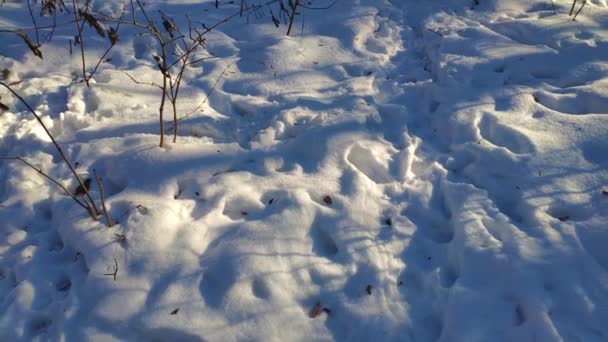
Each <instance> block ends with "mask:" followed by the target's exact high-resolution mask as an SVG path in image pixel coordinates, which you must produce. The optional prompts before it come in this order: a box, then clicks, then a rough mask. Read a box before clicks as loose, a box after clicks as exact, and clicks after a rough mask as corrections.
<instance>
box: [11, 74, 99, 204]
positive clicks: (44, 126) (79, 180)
mask: <svg viewBox="0 0 608 342" xmlns="http://www.w3.org/2000/svg"><path fill="white" fill-rule="evenodd" d="M0 85H1V86H3V87H5V88H6V89H8V91H10V92H11V93H12V94H13V95H14V96H15V97H16V98H17V99H19V101H21V103H23V104H24V105H25V107H26V108H27V109H28V110H29V111H30V113H32V114H33V115H34V117H35V118H36V120H37V121H38V123H39V124H40V125H41V126H42V128H43V129H44V131H45V132H46V134H47V135H48V137H49V138H50V139H51V141H52V142H53V145H55V149H57V152H59V155H61V158H62V159H63V161H64V162H65V164H66V165H67V166H68V167H69V169H70V171H72V174H73V175H74V178H76V180H77V181H78V185H80V186H81V187H83V188H85V189H86V187H85V186H84V183H83V181H82V179H81V178H80V176H79V175H78V173H77V172H76V170H75V169H74V166H72V163H71V162H70V160H69V159H68V157H67V156H66V155H65V153H64V152H63V149H62V148H61V146H59V144H58V143H57V141H56V140H55V138H54V137H53V135H52V134H51V132H50V131H49V130H48V128H47V127H46V125H45V124H44V122H43V121H42V119H41V118H40V116H38V114H36V111H35V110H34V109H33V108H32V107H31V106H30V104H29V103H27V101H25V99H24V98H23V97H21V96H20V95H19V94H17V92H15V91H14V90H13V88H11V87H10V86H9V85H8V84H6V83H4V82H0ZM85 193H86V195H87V197H88V199H89V201H91V203H92V206H93V209H94V212H95V214H99V210H98V209H97V206H96V205H95V202H94V201H93V198H91V194H90V193H89V191H88V190H86V191H85Z"/></svg>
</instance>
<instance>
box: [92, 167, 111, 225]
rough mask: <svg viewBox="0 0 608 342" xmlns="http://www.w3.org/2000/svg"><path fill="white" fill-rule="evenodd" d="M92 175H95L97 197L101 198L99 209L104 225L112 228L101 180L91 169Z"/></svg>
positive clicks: (95, 171)
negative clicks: (100, 208)
mask: <svg viewBox="0 0 608 342" xmlns="http://www.w3.org/2000/svg"><path fill="white" fill-rule="evenodd" d="M93 174H94V175H95V179H96V180H97V186H98V187H99V197H100V198H101V207H102V209H103V215H104V216H105V217H106V224H107V226H108V227H112V226H113V225H114V223H112V219H111V218H110V215H109V214H108V209H107V208H106V199H105V194H104V191H103V184H101V179H100V178H99V176H98V175H97V170H95V169H93Z"/></svg>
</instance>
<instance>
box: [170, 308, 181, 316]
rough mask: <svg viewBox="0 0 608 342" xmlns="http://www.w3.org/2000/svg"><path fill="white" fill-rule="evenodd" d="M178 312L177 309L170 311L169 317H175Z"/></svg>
mask: <svg viewBox="0 0 608 342" xmlns="http://www.w3.org/2000/svg"><path fill="white" fill-rule="evenodd" d="M178 312H179V308H177V309H175V310H173V311H171V315H177V313H178Z"/></svg>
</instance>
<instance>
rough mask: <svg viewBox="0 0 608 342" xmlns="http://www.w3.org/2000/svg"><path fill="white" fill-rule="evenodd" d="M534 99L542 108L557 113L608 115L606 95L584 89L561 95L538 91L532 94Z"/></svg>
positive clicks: (607, 96) (607, 97) (607, 98)
mask: <svg viewBox="0 0 608 342" xmlns="http://www.w3.org/2000/svg"><path fill="white" fill-rule="evenodd" d="M598 86H599V85H598ZM534 98H535V99H536V100H537V102H538V103H539V104H541V105H542V106H544V107H546V108H549V109H551V110H553V111H556V112H559V113H564V114H573V115H584V114H608V95H606V94H602V93H597V92H595V91H592V90H589V89H585V88H583V89H578V90H576V91H574V90H572V91H565V92H563V93H550V92H547V91H538V92H536V93H535V94H534Z"/></svg>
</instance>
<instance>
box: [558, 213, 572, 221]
mask: <svg viewBox="0 0 608 342" xmlns="http://www.w3.org/2000/svg"><path fill="white" fill-rule="evenodd" d="M569 218H570V216H568V215H566V216H560V217H558V218H557V219H558V220H560V221H562V222H566V221H568V219H569Z"/></svg>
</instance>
